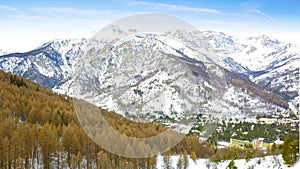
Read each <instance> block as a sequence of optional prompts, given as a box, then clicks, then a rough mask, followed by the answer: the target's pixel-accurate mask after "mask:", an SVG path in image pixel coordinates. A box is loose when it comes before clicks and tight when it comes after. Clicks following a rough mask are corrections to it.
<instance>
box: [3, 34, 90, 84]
mask: <svg viewBox="0 0 300 169" xmlns="http://www.w3.org/2000/svg"><path fill="white" fill-rule="evenodd" d="M85 42H86V40H85V39H79V40H71V39H67V40H53V41H51V42H48V43H45V44H44V45H42V46H41V47H38V48H36V49H34V50H32V51H30V52H26V53H12V54H6V55H2V56H0V68H1V69H2V70H4V71H6V72H12V73H14V74H18V75H21V76H23V77H26V78H29V79H31V80H33V81H35V82H38V83H40V84H41V85H43V86H46V87H49V88H53V87H55V86H57V85H59V84H60V83H62V82H64V81H66V80H67V79H69V78H70V77H71V75H72V74H73V68H74V67H73V65H74V64H75V63H76V62H77V58H78V55H80V53H81V48H82V46H83V45H84V43H85Z"/></svg>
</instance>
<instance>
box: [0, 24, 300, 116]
mask: <svg viewBox="0 0 300 169" xmlns="http://www.w3.org/2000/svg"><path fill="white" fill-rule="evenodd" d="M104 31H106V32H105V35H106V36H107V37H106V38H105V39H109V40H110V41H116V39H115V38H116V37H120V36H121V37H123V38H126V37H127V36H128V35H130V34H132V33H136V32H137V31H136V30H135V29H128V30H122V29H120V28H119V27H118V26H116V25H113V26H112V27H111V28H110V29H107V30H104ZM165 35H167V36H168V37H172V38H171V39H170V38H165V37H164V36H150V34H148V35H147V36H145V35H138V36H133V37H131V39H127V40H126V39H125V41H120V42H119V43H118V44H115V45H114V46H107V45H106V44H107V43H108V42H107V41H104V40H100V41H97V42H96V41H95V43H97V45H98V46H97V48H95V49H93V50H94V51H93V52H95V53H96V54H101V52H102V54H103V52H104V53H105V52H109V51H110V50H109V49H110V48H112V47H114V48H115V49H118V50H115V53H114V54H113V53H110V54H109V55H108V53H106V55H107V57H106V58H101V59H100V60H97V57H96V61H95V62H93V63H94V64H95V65H98V67H97V70H96V71H91V72H90V74H89V77H82V78H84V79H85V80H90V79H92V78H95V79H97V83H94V84H93V85H94V86H91V84H86V85H85V88H86V90H88V89H90V88H99V89H100V88H101V90H102V91H103V90H104V88H109V87H112V86H113V85H114V84H113V83H112V80H110V79H113V78H111V77H110V74H116V72H112V71H111V72H109V71H108V69H110V70H113V69H114V68H115V67H116V66H120V64H121V65H122V64H125V65H127V66H129V65H131V63H130V62H128V63H126V62H125V63H124V58H122V57H120V55H123V54H129V53H128V52H137V53H136V54H137V56H136V57H135V59H139V57H141V56H142V55H143V54H145V53H143V51H142V50H144V51H145V50H146V49H147V50H151V49H152V48H153V49H154V51H153V53H152V54H149V53H148V55H146V56H147V57H148V59H149V61H148V62H147V64H148V63H149V64H148V66H149V65H151V64H150V63H155V62H154V61H155V59H154V58H156V59H160V60H162V61H163V62H165V63H164V64H165V65H168V66H167V67H173V68H174V69H175V68H176V67H175V66H174V65H176V64H178V63H180V64H179V65H181V67H180V66H179V67H177V68H176V69H180V70H188V71H189V72H190V73H191V74H192V76H190V77H191V78H190V79H189V80H188V81H190V82H192V83H190V82H186V81H181V82H178V84H175V83H177V82H173V81H174V80H175V79H176V78H175V77H176V75H173V76H169V75H168V73H170V71H172V70H171V69H169V70H167V72H163V71H162V70H159V69H157V70H156V69H155V68H154V66H152V68H153V69H152V68H151V70H147V69H145V70H144V69H143V67H142V66H141V65H140V67H136V68H132V70H131V71H135V74H132V76H131V77H130V78H129V79H127V80H128V84H127V83H125V84H127V85H131V86H132V87H131V90H128V91H127V94H126V97H127V96H128V97H129V98H131V101H130V102H133V101H134V100H136V101H137V100H138V99H141V98H140V96H139V91H140V90H141V91H142V92H143V93H149V92H150V93H151V91H150V89H147V88H151V90H153V91H154V90H155V92H154V93H160V92H162V90H164V92H163V93H164V96H163V97H164V99H165V98H167V100H168V103H165V105H164V106H165V108H164V109H163V110H164V111H166V110H170V107H171V105H172V108H173V109H176V110H177V111H178V112H180V111H182V108H181V106H182V105H185V106H187V107H189V108H190V109H191V108H192V107H193V106H191V105H193V104H191V103H192V102H193V99H195V96H193V95H189V96H188V95H185V97H186V98H187V99H186V101H183V99H181V97H182V96H180V95H178V94H174V90H175V93H176V91H178V89H177V88H176V86H186V87H187V89H186V91H188V90H191V91H196V89H195V88H196V86H198V88H200V89H201V90H200V91H202V89H203V90H207V91H209V90H210V91H213V90H215V88H217V89H222V92H220V94H216V93H218V92H211V93H214V94H215V95H214V96H213V97H214V98H217V99H214V100H208V99H206V98H205V97H207V98H211V97H212V96H209V93H208V92H207V93H205V92H203V93H202V94H203V96H201V97H199V100H198V101H200V102H201V100H202V101H203V100H206V101H205V102H204V101H203V104H202V108H201V109H202V110H199V111H209V110H210V108H211V107H212V105H218V106H217V107H215V108H214V109H215V110H217V109H218V110H220V109H223V110H226V111H227V112H246V111H248V110H249V111H251V110H257V111H258V112H263V111H265V110H268V109H269V110H268V112H272V111H273V110H275V109H277V108H278V106H276V105H281V106H283V107H286V103H283V102H282V101H279V100H280V99H277V98H276V97H274V98H276V99H274V98H273V96H272V97H271V95H272V93H270V92H269V91H266V90H265V89H264V88H261V87H259V86H255V84H252V82H251V81H250V80H249V79H251V80H252V81H253V82H255V83H256V84H259V85H260V86H264V87H267V88H269V89H271V90H273V92H275V93H276V94H277V95H280V96H281V97H283V98H286V100H289V99H293V98H295V97H296V96H297V95H298V91H299V68H298V67H297V65H298V63H299V52H298V51H299V50H298V48H297V47H296V46H294V45H292V44H288V43H283V42H280V41H278V40H273V39H270V38H268V37H267V36H258V37H251V38H247V39H245V40H239V39H237V38H234V37H232V36H227V35H225V34H224V33H216V32H213V31H206V32H200V31H195V32H187V31H185V30H175V31H171V32H166V34H165ZM199 37H200V38H199ZM173 39H175V40H173ZM176 40H178V41H176ZM178 42H179V43H178ZM85 44H86V40H85V39H79V40H54V41H51V42H48V43H46V44H44V45H42V46H41V47H39V48H37V49H35V50H32V51H30V52H26V53H14V54H8V55H3V56H0V68H1V69H3V70H5V71H9V72H12V73H15V74H19V75H22V76H24V77H26V78H29V79H31V80H34V81H36V82H38V83H40V84H42V85H44V86H46V87H49V88H52V89H53V90H55V91H57V92H59V93H69V94H70V93H72V91H70V86H71V85H72V84H73V83H74V79H75V78H73V75H74V70H75V69H78V68H79V69H80V68H84V66H86V64H85V63H84V61H83V60H81V61H80V62H79V63H78V62H77V61H78V59H80V57H81V54H82V49H83V46H84V45H85ZM211 46H212V47H213V49H214V50H215V51H213V52H209V51H208V52H206V53H201V51H205V50H203V49H212V48H211ZM130 47H131V49H130ZM103 49H105V50H106V51H105V50H103ZM155 52H156V53H155ZM131 54H132V53H131ZM96 56H97V55H96ZM152 56H155V57H153V58H152ZM160 56H162V58H164V59H161V58H160ZM218 56H220V58H219V57H218ZM172 59H173V60H172ZM129 61H130V59H129ZM132 61H136V60H134V59H133V58H131V62H132ZM140 61H141V62H142V61H143V60H140ZM151 61H152V62H151ZM199 61H200V62H199ZM132 63H134V62H132ZM175 63H176V64H175ZM207 63H214V64H215V63H217V64H219V65H221V66H223V67H225V68H227V69H228V70H230V71H232V72H234V74H232V73H230V72H227V71H225V70H223V69H220V68H217V67H216V66H213V65H211V64H207ZM75 65H77V67H76V68H75ZM108 65H109V66H108ZM135 65H137V64H135ZM121 67H122V66H121ZM123 67H124V66H123ZM165 67H166V66H165ZM162 68H164V67H162ZM85 69H86V70H87V69H88V68H85ZM168 71H169V72H168ZM174 71H175V70H174ZM176 71H177V70H176ZM125 72H126V71H125ZM224 72H226V73H225V74H226V75H224V74H222V73H224ZM217 74H221V75H219V76H218V75H217ZM208 75H209V76H210V77H209V78H208ZM178 76H179V75H178ZM225 76H228V77H225ZM119 77H120V76H119ZM197 78H198V79H197ZM141 79H142V80H141ZM154 79H160V80H157V81H154ZM191 79H197V80H196V81H199V84H195V83H194V80H191ZM199 79H200V80H199ZM123 81H125V80H124V79H123ZM129 82H130V83H129ZM186 84H189V85H186ZM193 84H194V85H193ZM225 84H226V85H225ZM172 85H173V86H172ZM213 85H216V86H213ZM243 85H244V86H243ZM249 86H250V87H249ZM127 87H128V86H127ZM197 90H198V89H197ZM107 91H109V90H107ZM134 91H135V92H134ZM115 93H116V92H115ZM136 93H137V94H136ZM186 93H188V92H186ZM253 93H254V94H253ZM267 96H268V97H267ZM88 97H90V98H93V99H95V98H97V99H98V100H102V102H103V103H102V104H104V103H105V104H106V105H108V106H107V107H111V108H112V109H116V108H117V107H114V106H113V105H114V104H113V102H114V101H113V98H111V96H107V97H102V95H97V96H96V95H94V94H93V93H86V98H88ZM151 97H153V96H149V98H151ZM189 97H190V99H188V98H189ZM149 98H148V100H145V99H146V98H143V99H144V100H143V101H149ZM191 98H193V99H191ZM268 98H272V99H268ZM160 99H162V98H160ZM158 100H159V99H158ZM169 100H170V101H169ZM196 100H197V99H196ZM244 100H246V101H248V102H249V103H246V102H245V103H244ZM91 101H92V100H91ZM121 101H124V100H121ZM195 102H196V101H195ZM274 102H276V104H274ZM128 103H129V102H128ZM128 103H126V104H128ZM240 103H243V104H240ZM260 104H261V106H258V107H254V105H260ZM179 105H180V106H179ZM264 106H265V107H264ZM119 108H120V107H119ZM258 109H260V110H258ZM124 111H125V110H124Z"/></svg>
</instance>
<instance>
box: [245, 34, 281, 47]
mask: <svg viewBox="0 0 300 169" xmlns="http://www.w3.org/2000/svg"><path fill="white" fill-rule="evenodd" d="M246 40H249V41H253V42H254V43H260V44H262V45H263V46H266V47H273V46H274V45H279V44H281V43H282V42H280V41H279V40H277V39H275V38H272V37H271V38H270V37H269V36H267V35H265V34H262V35H259V36H252V37H249V38H247V39H246Z"/></svg>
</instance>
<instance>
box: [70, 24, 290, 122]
mask: <svg viewBox="0 0 300 169" xmlns="http://www.w3.org/2000/svg"><path fill="white" fill-rule="evenodd" d="M110 30H111V32H110V33H115V32H117V33H118V34H119V35H120V34H123V37H126V38H125V39H123V40H120V41H117V42H116V43H115V40H114V39H110V40H111V42H113V43H111V42H110V41H103V39H100V40H98V41H97V40H95V39H94V40H93V41H91V43H92V44H97V45H95V46H94V47H90V48H89V49H87V53H88V54H87V56H88V57H85V58H83V61H82V62H80V64H79V65H78V66H77V68H76V70H77V71H78V72H77V73H76V74H75V76H74V79H73V81H72V82H71V83H69V84H68V85H71V86H72V87H71V88H69V86H68V85H67V86H64V87H66V88H65V90H67V91H68V92H67V93H68V94H70V95H74V96H76V97H80V98H83V99H85V100H88V101H90V102H92V103H94V104H97V105H101V106H104V107H106V108H108V109H111V110H114V111H116V112H118V113H122V114H126V113H127V112H130V113H135V114H134V115H135V116H136V115H137V113H141V116H145V114H152V115H153V112H156V113H157V114H155V115H157V116H159V115H160V114H161V112H164V113H165V114H167V115H168V116H171V117H175V118H176V117H178V116H180V117H182V116H185V115H190V114H193V113H199V112H207V113H215V114H214V115H222V114H226V115H228V114H231V113H232V114H234V115H242V114H243V113H245V114H247V115H253V116H255V115H256V114H257V113H273V112H276V111H277V110H280V109H283V108H287V107H288V104H287V102H286V101H284V100H283V99H281V98H280V97H278V96H277V95H275V94H273V93H272V92H270V91H267V90H266V89H265V88H263V87H261V86H258V85H256V84H255V83H253V82H251V81H250V79H248V78H247V76H245V75H242V74H241V73H232V72H230V71H228V70H226V69H224V68H223V67H221V66H219V65H218V64H217V63H218V59H217V58H214V57H210V55H208V54H207V53H202V51H203V50H200V51H198V50H197V49H199V48H202V47H204V48H205V49H207V48H209V47H210V44H209V43H208V41H207V40H206V39H207V38H206V37H205V36H203V35H202V34H203V33H202V32H194V34H198V37H200V39H199V38H198V39H197V36H196V37H195V36H194V34H191V33H190V32H186V31H184V30H176V31H173V32H171V31H170V32H167V33H165V34H161V35H157V34H152V33H144V34H137V35H132V36H131V34H130V32H129V30H128V31H126V30H118V28H117V27H113V28H112V29H110ZM106 34H109V33H108V32H106ZM199 35H200V36H199ZM111 37H113V36H111ZM168 37H172V38H174V39H179V40H180V43H179V42H178V41H175V40H172V39H169V38H168ZM205 40H206V41H205ZM101 43H103V44H109V45H106V46H105V45H103V48H98V46H101ZM99 44H100V45H99ZM88 46H92V45H88ZM204 51H205V50H204ZM212 54H213V53H212ZM91 56H97V57H91ZM84 62H85V63H84ZM68 88H69V90H68ZM143 113H144V114H143Z"/></svg>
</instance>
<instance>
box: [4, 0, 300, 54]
mask: <svg viewBox="0 0 300 169" xmlns="http://www.w3.org/2000/svg"><path fill="white" fill-rule="evenodd" d="M299 6H300V1H299V0H173V1H167V0H162V1H156V0H112V1H106V0H103V1H101V0H95V1H88V0H85V1H83V0H80V1H76V0H42V1H41V0H36V1H33V0H26V1H24V0H0V50H2V51H6V52H26V51H29V50H32V49H34V48H37V47H38V46H40V45H42V44H44V43H46V42H48V41H51V40H53V39H64V38H90V37H91V36H92V35H93V34H94V33H95V32H96V31H98V30H100V29H101V28H102V27H104V26H105V25H107V24H109V23H111V22H114V21H115V20H117V19H120V18H122V17H125V16H129V15H133V14H137V13H143V12H156V13H157V12H158V13H163V14H170V15H174V16H177V17H179V18H181V19H184V20H186V21H187V22H189V23H191V24H192V25H194V26H195V27H197V28H198V29H199V30H201V31H205V30H212V31H217V32H224V33H225V34H227V35H233V36H235V37H238V38H245V37H249V36H258V35H262V34H265V35H267V36H270V37H272V38H277V39H279V40H281V41H285V42H291V43H294V44H296V45H298V46H300V10H299Z"/></svg>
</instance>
